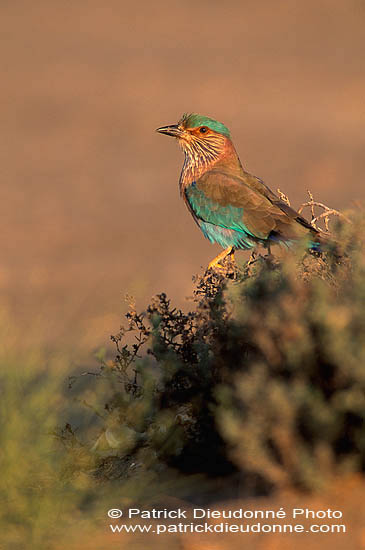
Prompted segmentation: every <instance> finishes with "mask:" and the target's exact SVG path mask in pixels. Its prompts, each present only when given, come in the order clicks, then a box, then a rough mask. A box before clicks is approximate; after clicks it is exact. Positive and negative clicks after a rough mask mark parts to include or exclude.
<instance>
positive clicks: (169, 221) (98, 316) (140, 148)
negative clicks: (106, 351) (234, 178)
mask: <svg viewBox="0 0 365 550" xmlns="http://www.w3.org/2000/svg"><path fill="white" fill-rule="evenodd" d="M364 22H365V4H364V2H363V1H361V0H348V1H346V2H341V1H340V0H338V1H337V0H328V1H326V0H320V1H318V0H315V1H314V0H308V1H307V2H304V3H303V2H291V1H290V0H285V1H278V2H272V1H262V2H255V1H251V0H244V1H238V0H237V1H234V0H233V1H230V2H229V3H224V2H217V1H209V2H208V1H205V0H203V1H199V2H196V1H194V2H193V1H191V0H186V1H185V2H178V1H174V0H173V1H171V0H170V1H161V0H157V1H155V2H147V1H145V0H141V1H140V2H138V3H132V2H125V1H120V0H118V1H116V0H109V1H107V2H100V1H94V0H88V2H87V3H86V2H81V1H76V2H58V1H54V2H49V0H47V1H41V0H35V1H34V2H31V3H30V2H28V1H25V0H23V1H21V0H20V1H17V2H13V1H12V2H8V1H3V2H2V3H1V7H0V26H1V37H2V48H1V50H0V59H1V67H2V84H1V88H0V105H1V144H0V177H1V187H0V189H1V201H0V223H1V232H0V248H1V264H0V291H1V303H2V305H3V307H4V308H5V309H7V310H8V312H10V314H11V315H12V317H13V319H15V321H16V323H17V325H18V327H21V328H23V329H24V330H29V328H30V327H33V328H34V327H37V331H38V333H39V335H40V338H41V339H43V340H45V341H46V342H49V343H52V345H55V344H57V345H58V346H61V347H62V346H67V345H74V343H75V342H77V343H78V345H80V346H83V347H85V348H90V347H92V346H95V347H96V346H97V345H98V344H99V343H103V342H105V341H107V339H108V335H109V334H110V333H111V332H114V331H116V330H117V329H118V326H119V318H120V314H121V312H122V311H123V310H124V309H125V305H124V303H123V296H124V295H125V293H126V292H128V293H130V294H134V295H135V296H136V297H137V300H138V303H139V304H140V305H143V304H145V303H146V301H147V300H148V299H149V297H150V296H151V295H152V294H154V293H156V292H159V291H165V292H167V293H168V294H169V295H171V297H172V298H173V299H174V300H175V302H176V303H177V304H180V305H181V304H182V303H183V302H184V299H185V297H186V296H187V295H189V294H190V293H191V288H192V283H191V276H192V274H194V273H195V272H197V271H198V270H199V269H200V268H201V266H205V265H207V262H208V261H209V260H210V259H211V258H212V257H213V256H214V255H215V254H216V253H217V252H218V251H219V247H215V246H213V245H211V244H209V243H208V241H205V240H204V238H203V236H202V235H201V234H200V232H199V230H198V228H197V227H196V226H195V224H194V223H193V221H192V220H191V218H190V215H189V214H188V212H187V211H186V209H185V206H184V205H183V203H182V201H181V200H180V198H179V194H178V187H177V181H178V176H179V172H180V167H181V164H182V155H181V153H180V151H179V150H178V148H177V146H176V144H175V143H174V142H173V140H171V139H169V138H166V137H165V136H161V135H158V134H155V133H154V129H155V128H156V127H158V126H160V125H162V124H166V123H172V122H175V121H177V119H178V118H179V117H180V115H181V114H182V113H183V112H184V111H196V112H201V113H203V114H207V115H210V116H213V117H215V118H217V119H219V120H221V121H223V122H225V123H226V124H227V125H228V126H229V127H230V129H231V131H232V134H233V138H234V142H235V144H236V147H237V149H238V151H239V153H240V156H241V159H242V161H243V162H244V164H245V166H246V168H247V169H248V170H250V171H252V172H253V173H255V174H256V175H259V176H260V177H262V178H263V179H264V180H265V181H266V183H267V184H269V185H270V186H271V187H272V188H273V189H277V188H278V187H280V188H281V189H282V190H283V191H285V192H286V193H288V194H289V196H290V197H291V199H292V203H293V204H294V205H295V206H297V205H299V204H300V203H301V202H302V201H303V200H305V198H306V190H307V188H310V189H311V190H312V192H313V193H314V195H315V197H316V198H318V199H320V200H321V201H324V202H326V203H328V204H329V205H331V206H333V207H336V208H347V207H349V206H350V205H351V204H352V203H353V201H356V200H362V199H364V196H365V192H364V183H363V182H364V169H365V157H364V148H365V132H364V122H365V110H364V86H365V73H364V53H365V41H364Z"/></svg>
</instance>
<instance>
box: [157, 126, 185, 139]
mask: <svg viewBox="0 0 365 550" xmlns="http://www.w3.org/2000/svg"><path fill="white" fill-rule="evenodd" d="M156 132H158V133H159V134H165V135H166V136H172V137H176V138H179V137H181V134H182V130H181V128H180V126H179V125H178V124H170V125H169V126H161V128H157V130H156Z"/></svg>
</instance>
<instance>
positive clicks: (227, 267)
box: [207, 246, 235, 273]
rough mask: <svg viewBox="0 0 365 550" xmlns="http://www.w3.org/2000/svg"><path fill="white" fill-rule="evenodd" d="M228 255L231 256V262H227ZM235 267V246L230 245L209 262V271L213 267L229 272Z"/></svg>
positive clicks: (216, 269)
mask: <svg viewBox="0 0 365 550" xmlns="http://www.w3.org/2000/svg"><path fill="white" fill-rule="evenodd" d="M228 257H229V262H226V260H227V259H228ZM234 267H235V259H234V248H233V247H232V246H229V247H228V248H226V249H225V250H223V252H221V253H220V254H218V256H217V257H216V258H214V260H212V261H211V262H210V263H209V265H208V268H207V271H209V270H210V269H213V270H215V271H219V272H226V273H228V271H232V270H233V269H234ZM232 268H233V269H232Z"/></svg>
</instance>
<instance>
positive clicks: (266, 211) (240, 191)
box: [196, 170, 311, 239]
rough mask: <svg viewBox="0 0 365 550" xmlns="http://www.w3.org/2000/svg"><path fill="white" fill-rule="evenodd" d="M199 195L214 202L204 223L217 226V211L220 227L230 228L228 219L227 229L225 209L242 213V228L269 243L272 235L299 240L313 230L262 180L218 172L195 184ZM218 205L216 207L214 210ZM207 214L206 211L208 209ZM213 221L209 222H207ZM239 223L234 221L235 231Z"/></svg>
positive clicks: (210, 173) (249, 176)
mask: <svg viewBox="0 0 365 550" xmlns="http://www.w3.org/2000/svg"><path fill="white" fill-rule="evenodd" d="M196 187H197V191H198V190H199V191H201V192H202V193H203V194H204V196H205V197H206V198H207V199H208V200H209V201H211V202H210V211H211V214H210V213H209V212H207V211H206V212H205V216H204V218H203V219H205V221H211V222H212V223H215V222H214V221H213V220H212V218H213V217H214V218H216V216H214V210H215V209H216V211H217V213H218V210H220V211H221V212H222V216H220V218H221V219H220V223H219V225H223V226H225V227H230V225H229V219H230V217H228V219H227V222H228V223H227V225H225V223H224V222H225V219H224V215H223V213H224V209H225V208H231V209H242V215H241V217H242V227H243V228H245V229H248V231H249V232H250V233H252V234H253V235H254V236H255V237H258V238H260V239H266V238H267V237H268V236H269V234H270V233H271V232H275V233H277V234H278V235H279V236H281V237H282V238H283V239H298V238H301V237H303V236H304V235H305V234H307V233H308V229H310V228H311V226H310V225H309V224H308V222H307V221H306V220H304V218H301V216H300V215H299V214H298V212H296V211H295V210H293V209H292V208H290V207H289V206H288V205H287V204H286V203H284V202H283V201H281V200H280V199H279V198H278V197H277V196H276V195H275V194H274V193H273V192H272V191H271V190H270V189H269V188H268V187H267V186H266V185H265V184H264V183H263V182H261V180H258V178H255V177H254V176H251V175H250V174H247V176H246V173H245V177H242V178H240V177H235V176H230V175H229V174H226V173H224V172H220V171H218V170H211V171H209V172H206V173H205V174H203V176H202V177H201V178H200V179H199V180H198V181H197V182H196ZM215 205H216V206H215ZM205 210H207V209H205ZM207 217H208V218H209V217H210V218H211V220H210V219H206V218H207ZM230 228H232V229H235V228H237V220H236V219H235V227H230Z"/></svg>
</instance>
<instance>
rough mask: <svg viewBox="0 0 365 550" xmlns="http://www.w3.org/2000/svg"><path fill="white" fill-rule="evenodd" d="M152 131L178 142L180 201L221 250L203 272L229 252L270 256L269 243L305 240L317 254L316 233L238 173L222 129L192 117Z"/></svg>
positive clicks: (263, 187)
mask: <svg viewBox="0 0 365 550" xmlns="http://www.w3.org/2000/svg"><path fill="white" fill-rule="evenodd" d="M156 131H157V132H159V133H160V134H166V135H168V136H172V137H174V138H176V139H177V140H178V143H179V145H180V146H181V149H182V150H183V152H184V155H185V160H184V164H183V167H182V171H181V175H180V183H179V185H180V193H181V196H182V198H183V199H184V201H185V204H186V206H187V208H188V210H189V211H190V213H191V214H192V216H193V218H194V220H195V222H196V223H197V225H198V226H199V227H200V229H201V231H202V232H203V234H204V236H205V237H206V238H208V239H209V240H210V241H211V242H213V243H214V242H215V243H218V244H220V245H221V246H222V247H223V248H224V251H223V252H221V254H219V255H218V256H217V257H216V258H214V260H212V261H211V262H210V264H209V266H208V268H218V269H219V268H221V267H223V266H222V264H221V263H220V262H222V260H224V258H226V257H227V256H229V255H230V256H231V257H232V259H233V254H234V251H235V249H252V248H254V247H256V246H257V245H258V244H261V245H264V246H265V247H266V248H268V250H269V253H270V245H271V244H272V243H281V244H285V245H286V246H290V245H291V244H292V243H294V242H295V241H298V240H300V239H302V238H305V236H307V237H308V247H309V248H311V249H314V250H319V246H320V241H321V239H320V236H319V232H318V231H317V230H316V229H315V228H314V227H313V226H312V225H311V224H310V223H309V222H308V221H307V220H305V219H304V218H303V217H302V216H301V215H300V214H299V213H298V212H296V211H295V210H294V209H293V208H291V207H290V206H289V205H288V204H287V203H286V202H284V201H283V200H281V199H280V198H279V197H278V196H277V195H275V193H273V192H272V191H271V189H269V187H267V185H265V183H264V182H263V181H262V180H261V179H260V178H257V177H256V176H253V175H252V174H249V173H248V172H246V170H244V168H243V167H242V164H241V162H240V159H239V157H238V155H237V153H236V150H235V148H234V145H233V143H232V140H231V135H230V132H229V130H228V128H227V127H226V126H225V125H224V124H222V123H221V122H218V121H216V120H214V119H212V118H208V117H206V116H202V115H199V114H196V113H193V114H184V115H183V116H182V118H181V119H180V120H179V122H178V123H177V124H171V125H168V126H162V127H161V128H157V130H156Z"/></svg>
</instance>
